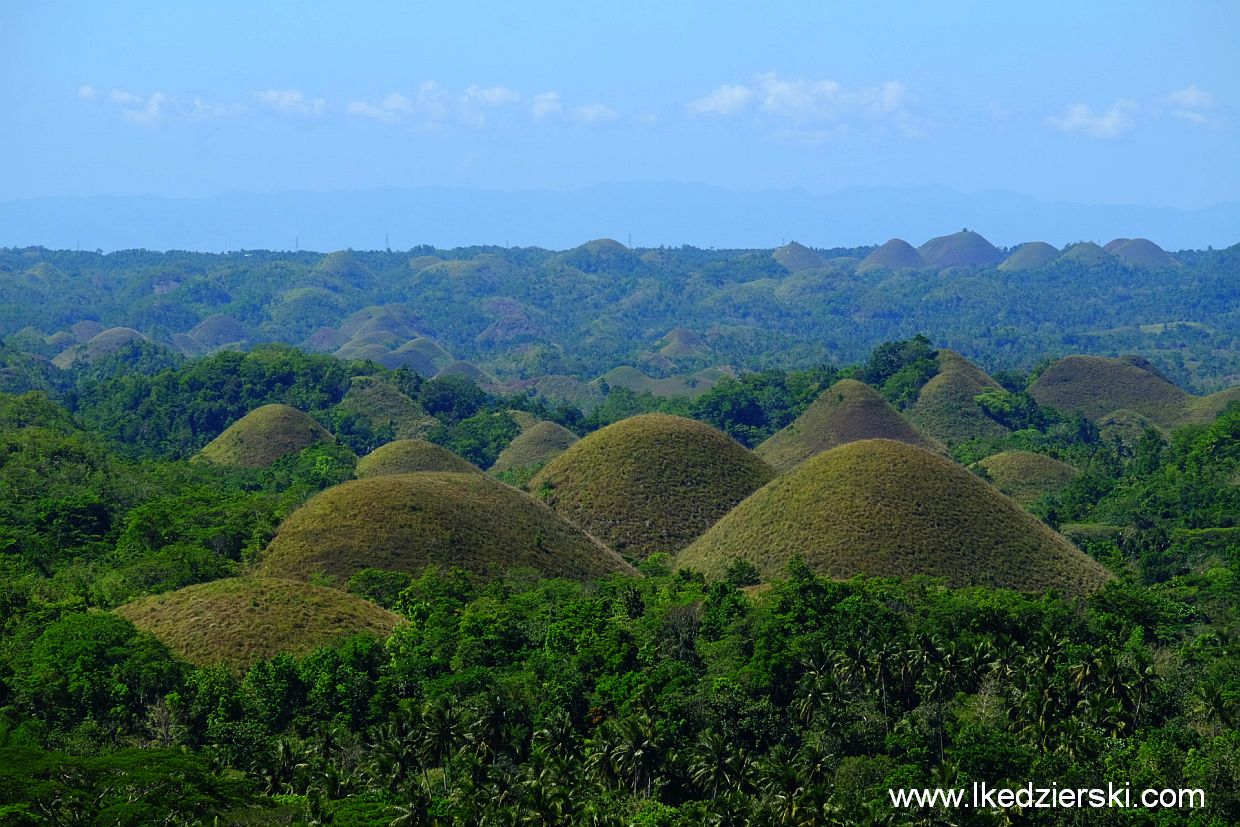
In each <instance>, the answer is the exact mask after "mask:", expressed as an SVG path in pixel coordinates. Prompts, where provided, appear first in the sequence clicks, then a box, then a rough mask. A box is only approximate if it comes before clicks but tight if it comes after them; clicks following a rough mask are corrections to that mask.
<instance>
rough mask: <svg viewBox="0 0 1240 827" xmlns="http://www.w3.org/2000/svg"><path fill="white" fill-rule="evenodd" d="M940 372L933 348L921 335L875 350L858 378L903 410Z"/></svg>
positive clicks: (883, 345)
mask: <svg viewBox="0 0 1240 827" xmlns="http://www.w3.org/2000/svg"><path fill="white" fill-rule="evenodd" d="M938 372H939V364H938V362H937V361H936V360H935V351H934V348H932V347H931V346H930V340H929V339H928V338H926V337H925V336H924V335H922V334H920V333H919V334H917V335H916V336H914V337H913V338H912V339H903V340H900V341H894V342H884V343H883V344H881V345H879V346H878V347H876V348H874V350H873V352H872V353H871V354H870V360H869V361H868V362H867V363H866V364H865V366H864V367H863V368H862V369H861V371H860V373H859V374H858V375H857V378H858V379H860V380H861V381H862V382H865V383H866V384H867V385H870V386H871V387H874V388H877V389H878V392H879V393H881V394H882V395H883V398H884V399H886V400H887V401H888V402H890V403H891V404H892V405H894V406H896V407H897V408H899V409H900V410H903V409H904V408H907V407H908V406H909V405H911V404H912V403H913V401H914V400H916V399H917V394H918V392H919V391H920V390H921V389H922V386H923V385H925V384H926V383H927V382H929V381H930V379H932V378H933V377H934V376H935V374H937V373H938Z"/></svg>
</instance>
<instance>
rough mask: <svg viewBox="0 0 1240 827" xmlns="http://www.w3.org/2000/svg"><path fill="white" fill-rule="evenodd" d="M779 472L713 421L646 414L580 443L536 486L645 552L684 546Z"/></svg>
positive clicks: (630, 548) (632, 549) (585, 523)
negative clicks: (713, 426)
mask: <svg viewBox="0 0 1240 827" xmlns="http://www.w3.org/2000/svg"><path fill="white" fill-rule="evenodd" d="M774 473H775V472H774V471H773V470H772V469H771V467H770V466H769V465H767V464H766V463H765V462H763V461H762V460H761V459H759V458H758V457H756V456H754V454H753V453H751V452H750V451H747V450H746V449H745V448H744V447H743V446H742V445H740V444H739V443H738V442H736V441H735V440H733V439H731V438H730V437H728V436H726V435H725V434H722V433H720V432H719V431H717V430H715V429H714V428H712V427H710V426H709V425H706V424H705V423H702V422H696V421H694V420H692V419H684V418H681V417H678V416H667V415H665V414H646V415H643V416H635V417H632V418H630V419H624V420H621V421H620V422H617V423H615V424H613V425H608V426H607V427H606V428H603V429H602V430H599V431H595V432H594V433H592V434H589V435H588V436H586V437H584V438H583V439H581V440H579V441H577V442H575V443H574V444H573V445H572V447H570V448H569V449H568V450H566V451H565V452H564V453H562V454H560V455H559V456H558V457H556V458H555V459H553V460H552V461H551V462H549V463H548V464H547V467H546V468H544V469H543V470H542V471H540V472H539V473H538V475H537V476H535V477H534V479H533V480H531V481H530V490H531V491H533V492H535V493H536V494H537V495H538V496H540V497H543V498H544V499H545V500H546V502H547V504H548V505H550V506H551V507H552V508H554V509H556V511H558V512H560V513H561V514H563V515H564V516H565V517H567V518H568V519H569V520H571V521H572V522H573V523H574V524H575V525H578V526H581V528H582V529H584V530H585V531H588V532H590V533H591V534H593V535H594V536H595V537H598V538H599V539H601V540H602V541H603V542H605V543H607V544H608V545H609V546H611V547H612V548H614V549H615V550H616V551H618V552H620V553H621V554H624V555H625V556H627V557H630V558H635V559H641V558H644V557H647V556H649V555H650V554H653V553H654V552H657V551H665V552H671V551H677V550H679V549H681V548H684V547H685V546H686V545H688V544H689V542H690V541H691V540H693V538H695V537H697V536H698V535H699V534H701V533H702V532H703V531H705V530H706V529H707V528H708V527H710V526H711V525H712V524H713V523H714V522H715V521H716V520H718V519H719V518H720V517H722V516H723V515H724V514H726V513H727V512H728V510H729V509H730V508H732V506H734V505H736V504H737V503H738V502H740V501H741V500H743V499H744V498H745V497H747V496H748V495H749V494H750V493H752V492H753V491H754V490H756V489H757V488H758V487H759V486H761V485H763V484H765V483H766V482H767V481H768V480H769V479H771V477H773V476H774Z"/></svg>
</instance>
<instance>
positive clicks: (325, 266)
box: [310, 250, 374, 289]
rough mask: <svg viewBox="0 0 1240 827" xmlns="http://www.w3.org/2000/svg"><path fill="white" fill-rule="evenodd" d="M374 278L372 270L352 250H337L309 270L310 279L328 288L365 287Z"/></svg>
mask: <svg viewBox="0 0 1240 827" xmlns="http://www.w3.org/2000/svg"><path fill="white" fill-rule="evenodd" d="M373 279H374V272H372V271H371V269H370V267H368V266H367V265H366V262H364V261H362V259H361V256H359V255H358V254H357V253H355V252H353V251H352V250H337V251H336V252H334V253H328V254H327V255H325V256H323V257H322V258H321V259H319V260H318V263H316V264H315V265H314V269H313V270H311V275H310V280H311V281H312V282H313V283H314V284H315V285H318V286H324V287H327V288H329V289H340V288H349V287H366V286H369V285H370V283H371V282H372V281H373Z"/></svg>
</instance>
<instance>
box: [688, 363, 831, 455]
mask: <svg viewBox="0 0 1240 827" xmlns="http://www.w3.org/2000/svg"><path fill="white" fill-rule="evenodd" d="M837 375H838V372H837V371H836V370H835V369H834V368H831V367H821V368H816V369H814V370H808V371H792V372H784V371H775V370H768V371H763V372H760V373H751V374H746V375H744V376H741V377H739V378H736V379H733V378H731V377H725V378H724V379H721V380H719V383H718V384H717V385H715V387H713V388H711V389H710V390H709V391H707V392H706V393H705V394H703V395H702V396H700V397H698V398H697V399H696V400H695V401H694V402H693V405H692V407H691V408H690V411H691V415H692V416H693V417H694V418H695V419H700V420H702V421H704V422H709V423H710V424H711V425H714V426H715V427H716V428H718V429H719V430H721V431H723V432H724V433H725V434H727V435H728V436H730V437H732V438H733V439H735V440H736V441H737V442H739V443H741V444H742V445H744V446H746V447H748V448H753V447H755V446H756V445H757V444H758V443H760V442H762V440H764V439H766V438H767V437H769V436H770V435H771V434H773V433H775V432H776V431H778V430H779V429H780V428H783V427H785V426H787V425H788V424H790V423H791V422H792V421H793V420H794V419H796V418H797V417H798V416H800V415H801V414H802V413H803V412H804V411H805V409H806V408H808V407H809V406H810V404H812V403H813V401H814V400H815V399H816V398H818V395H819V394H820V393H822V391H823V389H825V388H827V387H828V386H830V385H831V384H832V383H833V382H834V381H835V378H836V376H837Z"/></svg>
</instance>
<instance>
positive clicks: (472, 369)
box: [435, 361, 495, 384]
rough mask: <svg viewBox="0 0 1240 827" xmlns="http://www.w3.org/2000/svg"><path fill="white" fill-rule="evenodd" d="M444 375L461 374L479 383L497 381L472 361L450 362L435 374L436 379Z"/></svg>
mask: <svg viewBox="0 0 1240 827" xmlns="http://www.w3.org/2000/svg"><path fill="white" fill-rule="evenodd" d="M443 376H461V377H464V378H465V379H469V380H470V381H472V382H477V383H478V384H488V383H491V382H494V381H495V377H493V376H491V375H490V374H489V373H487V372H486V371H484V370H483V369H482V368H480V367H478V366H477V365H475V364H473V363H472V362H462V361H456V362H449V363H448V364H446V365H444V366H443V367H442V368H440V369H439V372H438V373H436V374H435V378H436V379H438V378H440V377H443Z"/></svg>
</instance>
